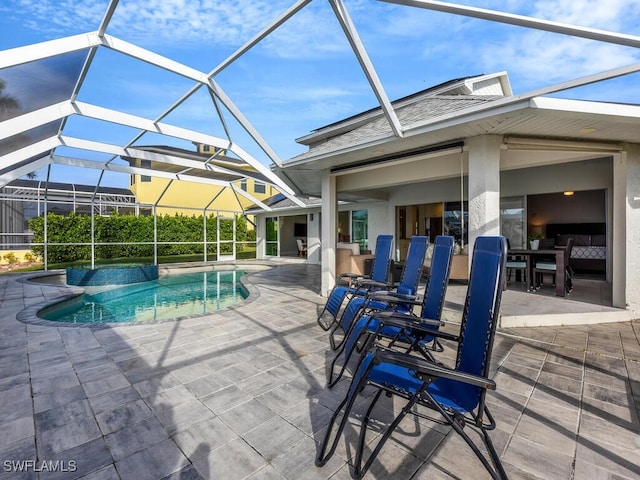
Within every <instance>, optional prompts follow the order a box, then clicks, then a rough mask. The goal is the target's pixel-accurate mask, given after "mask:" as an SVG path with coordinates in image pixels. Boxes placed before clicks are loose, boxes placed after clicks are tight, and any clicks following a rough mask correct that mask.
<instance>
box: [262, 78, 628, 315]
mask: <svg viewBox="0 0 640 480" xmlns="http://www.w3.org/2000/svg"><path fill="white" fill-rule="evenodd" d="M392 105H393V109H394V112H395V114H396V116H397V118H398V120H399V122H400V124H401V125H402V135H401V136H396V135H394V132H393V130H392V128H391V126H390V122H389V120H388V119H387V116H386V115H385V112H384V111H383V110H382V109H381V108H376V109H373V110H370V111H367V112H363V113H362V114H359V115H355V116H353V117H350V118H347V119H345V120H342V121H340V122H336V123H334V124H331V125H328V126H325V127H322V128H320V129H318V130H316V131H314V132H312V133H311V134H309V135H307V136H305V137H303V138H300V139H298V142H300V143H303V144H305V145H308V146H309V150H308V152H306V153H304V154H301V155H299V156H297V157H294V158H291V159H289V160H287V161H286V162H285V163H284V165H283V166H282V168H281V169H278V168H277V169H276V172H279V171H282V172H283V173H285V174H286V175H283V177H284V176H286V178H287V179H288V180H289V181H290V182H292V183H293V184H295V187H296V189H297V190H298V191H300V192H302V193H303V194H305V195H308V196H316V197H319V198H321V199H322V201H321V207H319V208H318V207H315V208H310V209H305V211H304V212H303V213H304V214H305V215H307V216H308V217H309V218H310V217H311V215H313V216H314V219H316V220H314V221H317V220H318V219H320V222H321V224H320V225H318V226H314V227H313V229H312V228H311V226H310V227H309V228H308V231H312V230H313V231H314V232H321V233H318V243H319V244H321V245H322V250H321V252H320V253H319V254H318V256H317V257H314V256H312V255H310V256H309V259H310V261H320V262H321V265H322V291H323V292H327V291H328V290H329V288H330V287H331V286H332V285H333V282H334V279H335V245H336V242H337V241H338V240H340V239H341V236H342V235H344V234H345V232H344V231H343V230H340V229H341V225H345V224H344V223H343V222H341V221H340V215H341V213H340V212H341V211H342V210H348V211H350V212H362V211H366V212H367V213H366V216H365V215H361V214H359V215H360V216H361V217H363V218H367V225H366V231H367V235H368V238H369V239H374V238H375V237H376V236H377V235H378V234H380V233H389V232H394V233H395V238H396V248H397V253H396V255H397V256H398V257H400V258H402V257H403V251H404V249H405V248H406V244H407V242H408V239H409V238H410V237H411V235H415V234H426V235H430V236H431V237H433V236H435V235H437V234H439V233H448V234H452V235H454V236H455V237H456V240H457V241H458V242H459V243H460V244H461V247H462V249H463V250H462V251H463V253H465V251H466V250H465V248H464V247H465V246H466V245H467V244H472V243H473V241H474V239H475V238H476V237H477V236H479V235H485V234H499V233H503V234H505V235H506V236H507V237H508V238H509V240H510V242H511V245H512V246H514V247H517V246H522V247H524V246H525V245H526V241H527V235H528V234H530V233H542V234H543V235H545V234H546V235H547V236H558V237H559V236H561V235H565V236H566V235H567V234H570V235H576V236H578V235H579V236H581V238H582V239H587V240H585V241H588V242H590V243H589V244H587V245H583V247H584V248H583V249H582V253H583V254H585V255H596V256H597V257H598V258H597V260H599V261H597V262H583V265H586V266H587V267H589V268H595V269H596V272H595V273H596V274H599V275H601V278H603V279H606V280H608V281H609V282H611V284H612V290H613V301H612V303H613V306H615V307H620V308H625V307H626V308H628V309H629V310H631V311H632V312H640V203H639V200H638V199H640V106H638V105H626V104H609V103H604V102H586V101H579V100H566V99H560V98H548V97H536V96H535V95H530V96H525V95H515V96H514V95H513V93H512V91H511V87H510V85H509V80H508V76H507V74H506V73H505V72H500V73H496V74H491V75H479V76H474V77H468V78H463V79H458V80H453V81H450V82H447V83H444V84H441V85H438V86H436V87H433V88H430V89H427V90H424V91H421V92H418V93H416V94H414V95H411V96H409V97H406V98H403V99H400V100H397V101H395V102H392ZM570 192H573V194H572V195H571V194H570ZM339 200H340V201H346V202H348V204H345V205H338V201H339ZM299 212H300V210H299V209H298V213H299ZM298 213H296V210H295V209H291V210H289V211H284V210H283V211H281V212H279V213H278V218H280V219H282V218H286V216H287V215H296V214H298ZM350 215H351V218H353V213H352V214H350ZM269 218H274V212H270V213H267V212H265V213H261V214H260V215H259V221H258V226H259V230H258V232H259V233H260V232H261V231H264V230H263V228H264V225H265V224H266V222H267V221H268V219H269ZM281 221H282V220H281ZM346 225H347V226H348V228H351V229H353V228H354V227H353V222H351V224H350V225H349V224H348V223H347V224H346ZM342 229H344V227H342ZM349 233H351V234H353V231H350V232H349ZM259 237H260V235H259ZM466 260H467V262H466V263H467V265H468V264H469V261H468V259H466ZM458 261H459V260H458Z"/></svg>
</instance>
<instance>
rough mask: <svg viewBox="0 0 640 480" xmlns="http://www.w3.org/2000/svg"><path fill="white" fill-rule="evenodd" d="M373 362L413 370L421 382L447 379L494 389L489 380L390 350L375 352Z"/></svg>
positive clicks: (492, 383)
mask: <svg viewBox="0 0 640 480" xmlns="http://www.w3.org/2000/svg"><path fill="white" fill-rule="evenodd" d="M374 362H380V363H382V362H384V363H393V364H395V365H400V366H402V367H405V368H408V369H411V370H414V371H415V372H416V376H417V377H418V378H420V379H421V380H428V379H434V378H447V379H449V380H455V381H457V382H462V383H466V384H469V385H473V386H475V387H480V388H484V389H487V390H495V389H496V382H494V381H493V380H491V379H489V378H485V377H481V376H479V375H472V374H470V373H466V372H460V371H458V370H453V369H451V368H448V367H445V366H444V365H439V364H437V363H433V362H429V361H427V360H425V359H424V358H422V357H417V356H413V355H407V354H406V353H400V352H394V351H390V350H376V352H375V359H374Z"/></svg>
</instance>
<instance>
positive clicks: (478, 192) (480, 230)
mask: <svg viewBox="0 0 640 480" xmlns="http://www.w3.org/2000/svg"><path fill="white" fill-rule="evenodd" d="M466 144H467V146H468V148H469V226H468V228H469V252H472V251H473V245H474V243H475V240H476V238H477V237H479V236H481V235H499V234H500V145H501V144H502V137H501V136H499V135H483V136H480V137H473V138H470V139H468V140H467V141H466ZM469 265H471V255H469Z"/></svg>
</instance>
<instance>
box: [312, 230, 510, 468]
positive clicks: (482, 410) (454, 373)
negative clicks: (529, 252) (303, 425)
mask: <svg viewBox="0 0 640 480" xmlns="http://www.w3.org/2000/svg"><path fill="white" fill-rule="evenodd" d="M506 255H507V243H506V241H505V238H504V237H478V238H477V239H476V243H475V246H474V253H473V260H472V266H471V273H470V277H469V288H468V290H467V297H466V300H465V306H464V310H463V315H462V323H461V327H460V335H459V338H458V350H457V356H456V363H455V368H447V367H445V366H443V365H440V364H437V363H435V362H430V361H428V360H426V359H425V358H423V357H419V356H416V355H410V354H406V353H401V352H397V351H391V350H388V349H385V348H383V347H381V346H379V345H374V346H373V348H372V349H371V350H369V351H367V352H366V353H365V356H364V358H363V361H362V362H361V363H360V366H359V367H358V370H357V371H356V373H355V375H354V377H353V380H352V382H351V385H350V387H349V390H348V392H347V395H346V396H345V398H344V400H343V401H342V402H341V403H340V405H338V407H337V408H336V411H335V412H334V414H333V416H332V417H331V420H330V422H329V426H328V428H327V432H326V434H325V437H324V440H323V441H322V443H321V445H320V447H319V449H318V453H317V455H316V462H315V463H316V465H317V466H319V467H320V466H322V465H324V464H325V463H326V462H327V461H328V460H329V458H330V457H331V456H332V455H333V453H334V452H335V450H336V447H337V445H338V441H339V439H340V436H341V434H342V431H343V429H344V427H345V425H346V424H347V423H348V422H349V421H350V420H351V418H350V412H351V409H352V407H353V405H354V404H355V401H356V398H357V397H358V394H359V392H361V391H362V390H363V389H364V388H365V387H366V386H371V387H373V388H374V389H377V392H375V394H374V395H373V400H372V402H371V404H370V405H369V407H368V409H367V411H366V413H365V414H364V416H363V418H362V426H361V430H360V435H359V439H358V445H357V447H356V454H355V459H354V462H353V465H354V469H353V476H354V478H362V477H363V476H364V474H365V473H366V472H367V470H368V469H369V467H370V466H371V464H372V463H373V461H374V460H375V458H376V456H377V455H378V453H379V452H380V450H381V449H382V447H383V445H384V443H385V442H386V441H387V439H388V438H389V437H390V436H391V434H392V433H393V431H394V430H395V429H396V427H398V425H399V424H400V422H401V421H402V419H403V418H404V417H405V416H406V415H407V414H408V413H414V410H413V407H414V406H415V405H423V406H426V407H428V408H430V409H433V410H435V411H436V412H437V413H439V414H440V415H439V417H438V418H432V420H434V421H437V422H439V423H443V424H447V425H450V426H451V427H452V428H453V429H454V430H455V431H456V433H458V434H459V435H460V436H461V437H462V438H463V439H464V440H465V442H466V443H467V444H468V445H469V447H470V448H471V449H472V450H473V452H474V453H475V454H476V456H477V457H478V458H479V459H480V461H481V462H482V464H483V465H484V467H485V468H486V469H487V471H488V472H489V474H490V475H491V477H492V478H494V479H506V478H507V475H506V472H505V471H504V468H503V467H502V464H501V462H500V458H499V456H498V454H497V452H496V450H495V448H494V446H493V443H492V442H491V439H490V437H489V434H488V432H489V431H490V430H492V429H494V428H495V426H496V424H495V421H494V419H493V417H492V415H491V413H490V412H489V410H488V408H487V405H486V403H485V395H486V392H487V390H488V389H491V390H493V389H495V387H496V384H495V382H494V381H493V380H491V379H489V378H488V377H487V375H488V373H489V360H490V358H491V350H492V348H493V340H494V337H495V329H496V323H497V321H498V316H499V311H500V300H501V297H502V291H503V289H504V282H505V259H506ZM394 321H395V320H393V319H390V320H389V324H392V325H393V324H394ZM383 323H385V321H384V320H381V321H380V325H383ZM400 325H401V324H400ZM428 333H429V334H432V335H439V334H440V332H438V331H431V332H428ZM383 394H386V395H395V396H397V397H399V398H403V399H404V400H405V401H406V403H405V405H404V406H403V408H402V409H401V411H400V413H399V414H398V416H397V417H396V418H395V419H394V420H393V421H392V422H391V423H390V424H389V425H388V426H387V427H386V428H385V429H384V431H383V432H382V433H381V434H380V436H379V439H378V440H377V443H376V444H375V446H369V447H371V454H370V455H369V457H368V458H367V459H366V461H364V463H363V450H364V446H365V443H366V434H367V430H368V428H367V426H368V424H369V422H370V419H371V413H372V411H373V408H374V406H375V405H376V403H377V402H378V400H379V399H380V398H381V397H382V396H383ZM341 412H344V414H343V417H342V420H341V422H340V424H339V426H338V428H337V430H336V432H335V434H334V425H335V424H336V419H337V418H338V417H339V415H340V414H341ZM465 426H469V427H472V428H475V429H477V430H478V431H479V432H480V433H481V434H482V439H483V441H484V444H485V446H486V448H487V452H488V456H489V457H490V459H489V458H487V454H484V453H482V452H481V451H480V449H479V448H478V446H477V445H476V444H475V443H474V441H473V440H472V439H471V438H470V437H469V436H468V435H467V433H466V432H465V431H464V428H465ZM376 431H377V433H379V429H377V430H376ZM475 476H477V475H474V474H473V473H472V472H470V473H469V477H470V478H471V477H475Z"/></svg>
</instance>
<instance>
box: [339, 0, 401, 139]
mask: <svg viewBox="0 0 640 480" xmlns="http://www.w3.org/2000/svg"><path fill="white" fill-rule="evenodd" d="M329 3H330V4H331V7H332V8H333V11H334V13H335V15H336V18H337V19H338V22H339V23H340V26H341V27H342V30H343V31H344V33H345V35H346V37H347V40H348V41H349V44H350V45H351V48H352V49H353V53H354V54H355V55H356V58H357V59H358V62H359V63H360V67H361V68H362V70H363V71H364V74H365V76H366V77H367V80H368V81H369V85H370V86H371V89H372V90H373V93H374V94H375V96H376V98H377V99H378V102H379V103H380V107H381V108H382V110H383V112H384V114H385V117H387V121H388V122H389V126H390V127H391V130H392V131H393V134H394V135H395V136H396V137H402V136H403V133H402V125H401V124H400V120H399V119H398V116H397V115H396V112H395V110H394V109H393V105H391V101H390V100H389V97H388V96H387V94H386V92H385V91H384V87H383V86H382V82H381V81H380V78H379V77H378V73H377V72H376V69H375V68H374V66H373V63H372V62H371V59H370V58H369V55H368V54H367V50H366V49H365V47H364V44H363V43H362V40H361V39H360V35H359V34H358V30H357V29H356V27H355V25H354V24H353V21H352V20H351V17H350V16H349V12H348V11H347V7H346V6H345V5H344V3H343V2H342V0H329Z"/></svg>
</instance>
